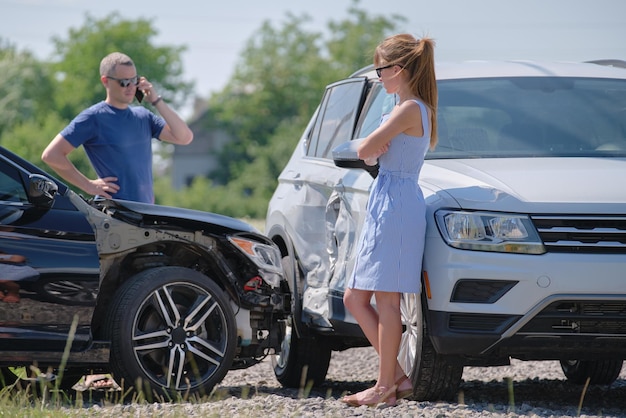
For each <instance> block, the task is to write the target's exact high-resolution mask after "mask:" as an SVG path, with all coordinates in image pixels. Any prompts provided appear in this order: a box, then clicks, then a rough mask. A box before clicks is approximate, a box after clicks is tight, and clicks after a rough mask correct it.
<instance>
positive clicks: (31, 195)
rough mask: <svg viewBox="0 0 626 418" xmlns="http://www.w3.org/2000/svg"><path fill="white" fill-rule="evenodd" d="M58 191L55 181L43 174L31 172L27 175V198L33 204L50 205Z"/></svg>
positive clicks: (47, 206)
mask: <svg viewBox="0 0 626 418" xmlns="http://www.w3.org/2000/svg"><path fill="white" fill-rule="evenodd" d="M58 191H59V187H58V186H57V185H56V183H55V182H53V181H52V180H50V179H49V178H47V177H45V176H42V175H40V174H31V175H30V176H29V177H28V200H29V201H30V202H31V203H32V204H34V205H35V206H43V207H46V208H49V207H51V206H52V203H54V195H55V194H56V193H57V192H58Z"/></svg>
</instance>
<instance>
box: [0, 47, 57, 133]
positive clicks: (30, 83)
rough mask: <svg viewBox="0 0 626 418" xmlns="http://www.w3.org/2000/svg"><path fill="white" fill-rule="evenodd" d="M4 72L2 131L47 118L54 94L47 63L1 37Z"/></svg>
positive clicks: (0, 83)
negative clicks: (39, 60) (19, 49)
mask: <svg viewBox="0 0 626 418" xmlns="http://www.w3.org/2000/svg"><path fill="white" fill-rule="evenodd" d="M0 74H2V77H1V78H0V135H2V133H3V132H5V131H8V130H10V129H12V128H13V127H14V126H17V125H19V124H20V123H23V122H24V121H28V120H39V121H41V120H43V119H44V118H45V116H44V115H45V114H47V113H48V112H49V111H50V101H49V99H50V97H52V79H51V78H50V75H49V71H48V68H47V66H46V65H45V64H42V63H40V62H38V61H37V60H35V58H33V56H32V55H31V54H30V53H29V52H18V51H17V50H16V49H15V47H14V46H12V45H10V44H9V43H8V42H6V43H5V42H3V40H2V39H0Z"/></svg>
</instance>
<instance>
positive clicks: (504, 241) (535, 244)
mask: <svg viewBox="0 0 626 418" xmlns="http://www.w3.org/2000/svg"><path fill="white" fill-rule="evenodd" d="M435 219H436V222H437V227H438V228H439V231H440V232H441V235H442V236H443V239H444V240H445V241H446V243H447V244H448V245H450V246H451V247H454V248H459V249H462V250H475V251H496V252H502V253H519V254H544V253H545V252H546V249H545V247H544V246H543V242H542V241H541V239H540V238H539V234H538V233H537V230H536V229H535V227H534V226H533V223H532V221H531V220H530V218H529V217H528V216H527V215H519V214H512V213H495V212H466V211H453V210H439V211H437V212H436V213H435Z"/></svg>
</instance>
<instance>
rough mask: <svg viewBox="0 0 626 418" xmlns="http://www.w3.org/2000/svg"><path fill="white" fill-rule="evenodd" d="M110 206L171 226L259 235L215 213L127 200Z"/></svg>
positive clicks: (245, 226) (237, 221) (252, 229)
mask: <svg viewBox="0 0 626 418" xmlns="http://www.w3.org/2000/svg"><path fill="white" fill-rule="evenodd" d="M109 202H110V204H112V205H117V206H118V207H120V208H125V209H127V210H130V211H132V212H135V213H138V214H141V215H145V216H149V217H151V218H156V219H159V220H160V222H163V220H164V219H169V221H170V222H171V223H173V224H180V225H188V224H190V223H196V224H204V225H213V226H214V227H215V228H218V229H220V230H222V231H240V232H253V233H259V231H257V230H256V228H254V227H253V226H252V225H249V224H247V223H245V222H243V221H240V220H238V219H234V218H231V217H228V216H224V215H219V214H216V213H210V212H202V211H198V210H192V209H184V208H177V207H170V206H160V205H151V204H147V203H141V202H132V201H128V200H115V199H113V200H110V201H109Z"/></svg>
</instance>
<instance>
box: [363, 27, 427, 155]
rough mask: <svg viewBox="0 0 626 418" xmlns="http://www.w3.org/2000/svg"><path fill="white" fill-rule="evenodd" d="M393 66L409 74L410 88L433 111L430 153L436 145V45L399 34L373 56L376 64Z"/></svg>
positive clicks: (385, 41) (379, 48) (377, 48)
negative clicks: (398, 66) (382, 63)
mask: <svg viewBox="0 0 626 418" xmlns="http://www.w3.org/2000/svg"><path fill="white" fill-rule="evenodd" d="M381 62H385V63H394V64H398V65H400V66H402V68H404V70H405V71H406V72H407V74H409V80H408V83H409V88H410V89H411V91H412V92H413V94H414V95H416V96H417V97H419V98H421V99H422V100H423V101H424V103H426V106H428V107H429V109H430V115H431V116H430V126H431V131H430V149H435V146H436V145H437V100H438V94H437V80H436V78H435V41H434V40H432V39H431V38H427V37H424V38H422V39H419V40H418V39H416V38H415V37H414V36H413V35H409V34H406V33H405V34H399V35H394V36H391V37H389V38H387V39H385V40H384V41H383V42H381V44H380V45H378V47H376V51H375V52H374V63H381Z"/></svg>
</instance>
